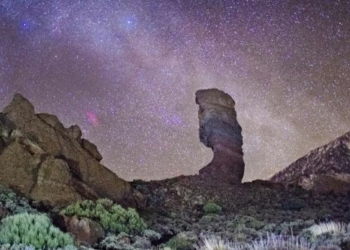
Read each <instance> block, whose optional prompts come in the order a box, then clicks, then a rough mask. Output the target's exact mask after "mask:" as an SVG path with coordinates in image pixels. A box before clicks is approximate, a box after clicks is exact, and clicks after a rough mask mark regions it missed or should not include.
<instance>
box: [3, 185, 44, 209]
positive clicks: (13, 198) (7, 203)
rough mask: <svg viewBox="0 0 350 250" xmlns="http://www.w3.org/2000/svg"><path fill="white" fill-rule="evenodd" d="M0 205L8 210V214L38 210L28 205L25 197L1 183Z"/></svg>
mask: <svg viewBox="0 0 350 250" xmlns="http://www.w3.org/2000/svg"><path fill="white" fill-rule="evenodd" d="M0 205H1V206H2V207H4V208H5V209H6V210H7V211H9V212H10V214H19V213H24V212H28V213H37V212H38V211H37V210H36V209H34V208H32V207H31V206H30V205H29V203H28V200H27V199H26V198H24V197H18V196H17V195H16V194H15V192H13V191H12V190H11V189H8V188H6V187H4V186H2V185H0Z"/></svg>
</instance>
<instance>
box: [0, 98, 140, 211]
mask: <svg viewBox="0 0 350 250" xmlns="http://www.w3.org/2000/svg"><path fill="white" fill-rule="evenodd" d="M81 136H82V133H81V130H80V128H79V127H78V126H76V125H74V126H71V127H70V128H64V126H63V125H62V123H61V122H60V121H59V120H58V118H57V117H56V116H54V115H50V114H35V111H34V107H33V105H32V104H31V103H30V102H29V101H28V100H27V99H25V98H24V97H23V96H21V95H20V94H16V95H15V96H14V98H13V100H12V102H11V103H10V104H9V105H8V106H7V107H6V108H5V109H4V111H3V113H0V184H3V185H4V186H7V187H9V188H12V189H13V190H15V191H17V192H19V193H21V194H22V195H24V196H26V197H27V198H30V199H33V200H36V201H39V202H42V203H43V204H45V205H49V206H54V207H62V206H66V205H68V204H70V203H73V202H75V201H78V200H81V199H96V198H99V197H106V198H109V199H112V200H114V201H115V202H120V203H124V204H128V203H130V202H132V201H133V199H134V198H133V191H132V188H131V186H130V184H129V183H128V182H126V181H125V180H123V179H120V178H119V177H118V176H117V175H116V174H114V173H113V172H112V171H110V170H109V169H107V168H106V167H104V166H103V165H101V164H100V163H99V161H100V160H101V159H102V157H101V155H100V153H99V152H98V150H97V148H96V146H95V145H94V144H92V143H90V142H89V141H87V140H85V139H82V138H81Z"/></svg>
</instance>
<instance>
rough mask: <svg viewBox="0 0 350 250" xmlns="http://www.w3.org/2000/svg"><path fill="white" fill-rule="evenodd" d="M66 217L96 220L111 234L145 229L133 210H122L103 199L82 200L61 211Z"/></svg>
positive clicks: (144, 225)
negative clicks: (74, 216)
mask: <svg viewBox="0 0 350 250" xmlns="http://www.w3.org/2000/svg"><path fill="white" fill-rule="evenodd" d="M62 213H63V214H64V215H66V216H73V215H77V216H78V217H86V218H90V219H93V220H96V221H97V222H98V223H100V224H101V225H102V227H103V228H104V229H105V230H107V231H109V232H111V233H116V234H117V233H120V232H125V233H141V232H142V231H143V230H145V229H146V228H147V225H146V223H145V222H144V221H143V219H142V218H140V216H139V214H138V213H137V212H136V210H135V209H132V208H128V209H124V208H122V207H121V206H120V205H118V204H114V203H113V202H112V201H110V200H107V199H103V200H97V201H96V202H94V201H91V200H84V201H82V202H78V203H75V204H72V205H70V206H68V207H66V208H65V209H64V210H62Z"/></svg>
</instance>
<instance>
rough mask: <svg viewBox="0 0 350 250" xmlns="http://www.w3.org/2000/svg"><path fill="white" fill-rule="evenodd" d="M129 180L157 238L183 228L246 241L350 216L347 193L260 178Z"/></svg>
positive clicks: (183, 231)
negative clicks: (233, 181) (209, 209)
mask: <svg viewBox="0 0 350 250" xmlns="http://www.w3.org/2000/svg"><path fill="white" fill-rule="evenodd" d="M132 185H133V186H134V187H135V188H136V189H137V190H139V191H140V192H141V193H142V194H144V195H145V196H146V197H147V204H146V206H145V209H144V210H142V211H140V213H141V215H142V216H143V218H145V219H146V221H147V222H148V224H149V226H150V228H152V229H153V230H155V231H157V232H160V233H161V235H162V238H161V240H160V242H166V241H167V240H169V239H170V238H171V237H174V236H176V235H178V236H179V235H184V234H185V235H187V236H186V237H187V238H189V239H190V241H191V239H196V240H199V239H200V236H203V235H208V234H209V235H210V234H215V235H219V236H220V237H222V238H223V239H227V240H230V241H236V242H250V241H253V240H256V239H259V238H261V237H266V235H267V234H268V233H275V234H283V235H292V234H293V235H298V234H299V233H301V232H302V230H303V229H306V228H308V227H310V226H311V225H313V224H316V223H320V222H329V221H336V222H344V223H349V222H350V209H349V208H350V204H349V198H350V196H349V195H348V194H347V195H344V194H334V193H328V194H315V193H313V192H310V191H306V190H304V189H302V188H300V187H298V186H294V187H293V186H290V187H284V186H283V185H281V184H276V183H271V182H268V181H261V180H257V181H254V182H250V183H243V184H241V185H224V184H223V185H220V183H216V184H214V183H207V182H205V181H204V180H201V179H200V178H199V177H198V176H190V177H185V176H183V177H178V178H173V179H168V180H162V181H151V182H142V181H135V182H133V183H132ZM209 202H213V203H215V204H217V205H219V206H220V207H222V211H221V212H218V213H212V214H206V213H205V211H204V206H205V205H206V204H207V203H209ZM188 249H191V248H188Z"/></svg>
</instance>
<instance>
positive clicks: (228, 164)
mask: <svg viewBox="0 0 350 250" xmlns="http://www.w3.org/2000/svg"><path fill="white" fill-rule="evenodd" d="M196 103H197V104H198V105H199V111H198V118H199V138H200V141H201V142H202V143H203V144H204V145H205V146H207V147H210V148H211V149H212V150H213V153H214V157H213V160H212V161H211V162H210V163H209V164H208V165H207V166H205V167H203V168H202V169H201V170H200V171H199V175H200V176H201V177H203V178H205V179H208V180H215V181H223V182H229V183H233V184H236V183H241V181H242V178H243V174H244V161H243V150H242V145H243V138H242V133H241V132H242V128H241V126H240V125H239V124H238V122H237V115H236V110H235V102H234V100H233V99H232V98H231V96H230V95H228V94H226V93H225V92H223V91H221V90H218V89H204V90H198V91H197V92H196Z"/></svg>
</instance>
